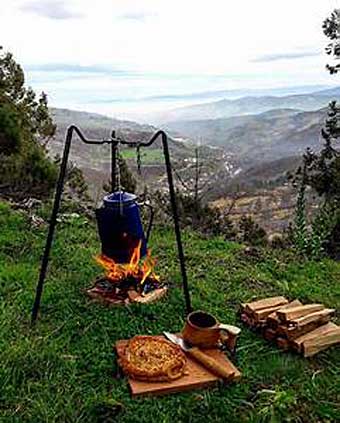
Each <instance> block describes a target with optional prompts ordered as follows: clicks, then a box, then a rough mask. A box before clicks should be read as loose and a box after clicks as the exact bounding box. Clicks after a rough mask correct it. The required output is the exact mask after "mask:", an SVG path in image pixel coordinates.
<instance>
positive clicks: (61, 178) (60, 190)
mask: <svg viewBox="0 0 340 423" xmlns="http://www.w3.org/2000/svg"><path fill="white" fill-rule="evenodd" d="M72 133H73V127H70V128H68V130H67V134H66V141H65V147H64V152H63V158H62V161H61V165H60V172H59V178H58V183H57V189H56V193H55V197H54V204H53V209H52V214H51V219H50V226H49V228H48V234H47V238H46V244H45V250H44V255H43V258H42V261H41V267H40V274H39V280H38V284H37V287H36V293H35V300H34V304H33V308H32V315H31V323H32V324H34V323H35V321H36V320H37V317H38V312H39V308H40V300H41V295H42V292H43V287H44V281H45V278H46V272H47V266H48V261H49V257H50V251H51V246H52V242H53V235H54V230H55V227H56V223H57V215H58V211H59V207H60V201H61V196H62V193H63V188H64V181H65V176H66V170H67V161H68V156H69V153H70V147H71V140H72Z"/></svg>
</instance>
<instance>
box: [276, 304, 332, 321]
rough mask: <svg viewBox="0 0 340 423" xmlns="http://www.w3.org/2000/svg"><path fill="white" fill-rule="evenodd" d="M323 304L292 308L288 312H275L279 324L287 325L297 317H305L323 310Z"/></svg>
mask: <svg viewBox="0 0 340 423" xmlns="http://www.w3.org/2000/svg"><path fill="white" fill-rule="evenodd" d="M324 308H325V307H324V305H323V304H306V305H303V306H297V307H292V308H290V309H288V310H279V311H277V316H278V318H279V320H280V322H284V323H288V322H290V321H292V320H294V319H297V318H299V317H303V316H307V315H308V314H310V313H314V312H316V311H320V310H323V309H324Z"/></svg>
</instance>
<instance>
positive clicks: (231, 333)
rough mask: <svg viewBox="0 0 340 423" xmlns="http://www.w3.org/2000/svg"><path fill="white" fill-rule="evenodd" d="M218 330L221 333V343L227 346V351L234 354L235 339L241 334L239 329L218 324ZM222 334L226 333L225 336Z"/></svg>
mask: <svg viewBox="0 0 340 423" xmlns="http://www.w3.org/2000/svg"><path fill="white" fill-rule="evenodd" d="M218 329H219V330H220V331H221V341H222V343H223V344H225V345H226V346H227V348H228V349H229V351H231V352H234V351H235V347H236V341H237V337H238V335H239V334H240V332H241V329H240V328H238V327H237V326H233V325H227V324H224V323H220V324H219V325H218ZM223 332H227V335H225V334H224V333H223Z"/></svg>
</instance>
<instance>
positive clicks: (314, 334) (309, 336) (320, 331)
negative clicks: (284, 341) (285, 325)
mask: <svg viewBox="0 0 340 423" xmlns="http://www.w3.org/2000/svg"><path fill="white" fill-rule="evenodd" d="M339 329H340V328H339V326H337V325H336V324H335V323H333V322H328V323H326V324H325V325H323V326H320V327H318V328H317V329H315V330H313V331H311V332H308V333H306V334H305V335H302V336H300V337H299V338H297V339H295V340H293V341H292V345H293V347H294V349H296V350H297V351H298V352H303V344H304V343H305V342H307V341H308V342H309V341H311V342H310V343H308V342H307V346H309V347H310V346H311V345H313V343H315V342H317V341H318V340H321V339H322V338H323V337H324V336H325V335H327V334H328V333H333V331H338V330H339Z"/></svg>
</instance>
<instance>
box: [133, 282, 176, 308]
mask: <svg viewBox="0 0 340 423" xmlns="http://www.w3.org/2000/svg"><path fill="white" fill-rule="evenodd" d="M167 292H168V288H167V287H166V286H165V287H163V288H157V289H155V290H154V291H151V292H149V293H148V294H145V295H144V296H142V295H140V296H139V297H137V298H135V299H134V302H135V303H142V304H150V303H153V302H154V301H157V300H160V299H161V298H163V297H164V296H165V295H166V293H167Z"/></svg>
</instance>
